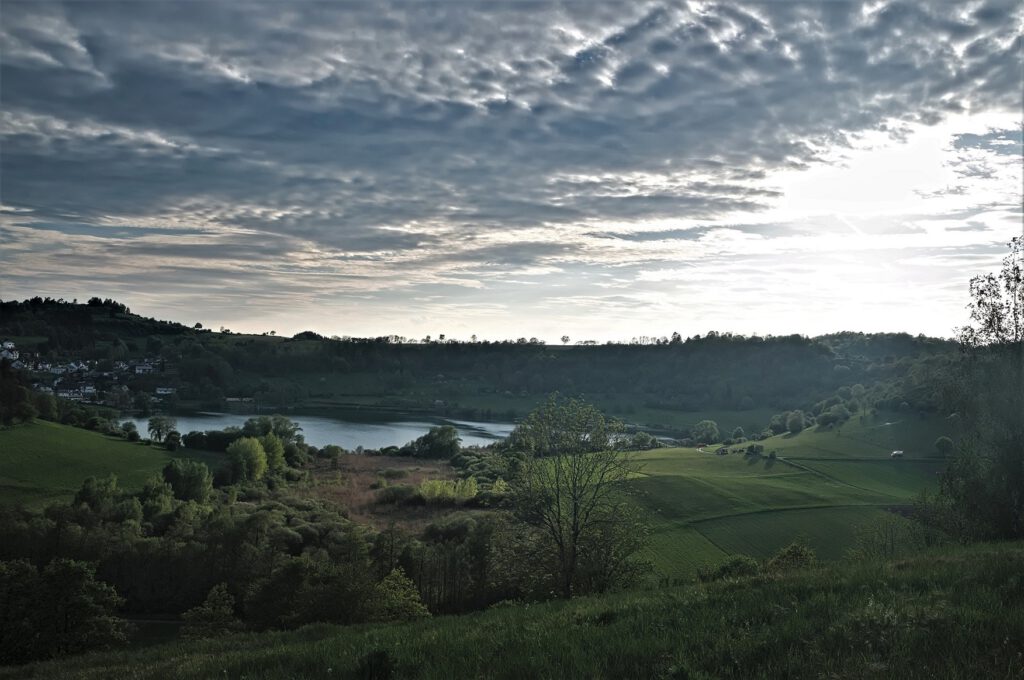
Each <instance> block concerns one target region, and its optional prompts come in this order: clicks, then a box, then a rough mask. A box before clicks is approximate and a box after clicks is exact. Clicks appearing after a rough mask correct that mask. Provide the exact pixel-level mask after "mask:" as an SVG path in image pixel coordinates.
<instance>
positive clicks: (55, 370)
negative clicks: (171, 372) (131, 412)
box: [0, 340, 177, 403]
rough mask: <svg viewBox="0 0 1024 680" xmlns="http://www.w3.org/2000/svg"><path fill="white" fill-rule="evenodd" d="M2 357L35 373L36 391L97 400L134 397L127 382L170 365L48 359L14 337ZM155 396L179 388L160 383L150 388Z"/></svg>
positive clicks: (1, 346)
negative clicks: (22, 346) (22, 347)
mask: <svg viewBox="0 0 1024 680" xmlns="http://www.w3.org/2000/svg"><path fill="white" fill-rule="evenodd" d="M0 360H7V361H9V362H10V363H11V367H12V368H15V369H18V370H24V371H28V372H30V373H31V374H32V377H33V384H32V387H33V389H35V390H36V391H39V392H45V393H48V394H53V395H56V396H58V397H60V398H62V399H70V400H72V401H85V402H93V403H115V402H117V401H119V400H123V399H124V398H126V397H127V396H130V393H131V392H132V390H131V389H130V388H129V386H128V385H126V384H125V382H126V381H128V380H130V379H132V378H134V377H136V376H147V375H150V374H154V373H162V372H164V371H165V370H166V366H165V365H163V364H162V363H161V361H160V360H159V359H156V358H145V359H141V360H137V361H115V362H113V364H112V365H111V364H110V363H109V362H104V363H106V365H105V366H102V367H101V363H100V362H97V361H91V360H84V359H70V360H68V361H61V362H52V361H44V360H43V359H42V358H40V357H39V355H38V354H36V353H32V352H23V351H19V350H18V347H17V345H16V344H15V343H14V342H13V341H12V340H4V341H3V342H2V343H0ZM147 391H149V392H150V394H151V396H152V397H153V398H155V399H158V400H159V399H165V398H167V397H169V396H172V395H174V394H175V393H176V392H177V388H175V387H169V386H157V387H155V388H151V389H150V390H147Z"/></svg>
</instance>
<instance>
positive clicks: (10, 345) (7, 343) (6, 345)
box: [0, 340, 15, 349]
mask: <svg viewBox="0 0 1024 680" xmlns="http://www.w3.org/2000/svg"><path fill="white" fill-rule="evenodd" d="M14 348H15V347H14V343H13V342H11V341H10V340H4V342H3V345H0V349H14Z"/></svg>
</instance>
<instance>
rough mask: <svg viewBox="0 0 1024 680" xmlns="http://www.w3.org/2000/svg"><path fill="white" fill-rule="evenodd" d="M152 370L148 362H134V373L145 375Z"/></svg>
mask: <svg viewBox="0 0 1024 680" xmlns="http://www.w3.org/2000/svg"><path fill="white" fill-rule="evenodd" d="M152 372H153V367H152V366H151V365H149V364H136V365H135V374H136V375H146V374H149V373H152Z"/></svg>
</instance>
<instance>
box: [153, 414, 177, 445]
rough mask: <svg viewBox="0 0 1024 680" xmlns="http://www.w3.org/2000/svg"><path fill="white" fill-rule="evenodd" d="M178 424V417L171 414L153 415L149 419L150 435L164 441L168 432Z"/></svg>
mask: <svg viewBox="0 0 1024 680" xmlns="http://www.w3.org/2000/svg"><path fill="white" fill-rule="evenodd" d="M177 426H178V421H177V419H176V418H172V417H170V416H153V417H152V418H150V419H149V436H150V437H152V438H153V439H155V440H157V441H158V442H159V441H163V439H164V437H166V436H167V433H168V432H170V431H171V430H173V429H175V428H176V427H177Z"/></svg>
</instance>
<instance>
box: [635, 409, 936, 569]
mask: <svg viewBox="0 0 1024 680" xmlns="http://www.w3.org/2000/svg"><path fill="white" fill-rule="evenodd" d="M880 423H885V424H884V425H881V424H880ZM943 428H948V424H947V423H945V422H944V421H942V420H941V419H938V418H930V419H923V420H922V419H920V418H914V419H911V420H903V421H895V422H894V421H892V420H889V419H887V418H886V417H885V416H884V415H883V416H879V417H878V418H876V419H867V418H866V419H865V421H864V422H861V421H860V420H859V419H854V420H852V421H850V422H848V423H846V424H844V425H843V426H842V428H841V430H840V431H838V432H837V431H836V430H824V431H817V430H805V431H803V432H801V433H799V434H796V435H791V434H785V435H777V436H775V437H770V438H769V439H766V440H763V441H761V442H758V443H759V444H761V445H763V446H764V447H765V454H766V455H764V456H759V457H753V456H747V455H744V454H743V453H739V452H738V450H740V449H743V448H745V447H746V446H747V444H741V445H735V446H732V447H728V448H730V449H732V450H733V451H734V452H733V453H729V454H728V455H715V453H714V451H716V450H717V448H718V447H717V446H712V447H707V448H706V449H705V450H704V451H698V450H696V449H684V448H669V449H655V450H653V451H648V452H644V453H642V454H640V456H639V458H640V460H641V462H642V463H643V474H642V475H640V476H639V477H637V478H636V479H634V480H633V481H632V482H631V488H630V491H631V492H632V494H633V496H634V498H635V499H636V502H637V503H638V505H639V506H640V507H641V508H642V509H643V510H645V511H646V513H647V515H648V517H649V518H650V520H651V524H652V537H651V539H652V540H651V545H650V548H649V550H648V558H649V559H650V560H651V561H652V562H653V564H654V568H655V574H656V576H657V577H660V578H690V577H692V576H693V575H694V574H695V573H696V572H697V570H698V569H699V568H700V567H701V566H711V565H714V564H717V563H719V562H721V561H723V560H724V559H725V558H726V557H727V556H728V555H730V554H736V553H741V554H747V555H753V556H756V557H765V556H767V555H769V554H771V553H772V552H774V551H776V550H778V549H779V548H781V547H782V546H784V545H786V544H788V543H789V542H791V541H793V540H794V539H802V540H804V541H806V542H807V543H808V544H809V545H811V546H812V547H814V548H815V550H817V552H818V554H819V555H820V556H821V557H823V558H825V559H835V558H838V557H841V556H842V554H843V552H844V551H845V550H846V549H847V548H848V547H850V545H851V544H852V541H853V535H854V531H855V529H856V527H857V526H858V525H860V524H864V523H868V522H870V521H871V520H872V519H874V518H877V517H878V516H880V515H881V514H882V513H883V512H885V511H886V510H887V509H890V508H893V507H894V506H906V505H908V504H909V503H910V502H912V501H913V499H914V498H915V497H916V496H917V495H918V494H919V493H920V492H921V490H922V489H924V488H926V487H927V486H929V485H934V481H935V475H936V473H937V472H938V471H939V470H940V469H941V468H942V465H943V461H942V460H941V459H938V458H936V457H935V456H934V454H933V453H932V452H931V451H930V450H929V449H930V448H931V446H932V443H933V442H934V441H935V438H936V437H937V436H938V435H940V434H949V433H950V432H949V430H948V429H943ZM896 447H899V448H903V449H905V450H906V456H907V457H906V458H903V459H892V458H890V456H889V454H890V453H891V451H892V449H893V448H896ZM771 452H775V453H776V458H775V459H772V458H770V457H768V454H769V453H771Z"/></svg>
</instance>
